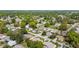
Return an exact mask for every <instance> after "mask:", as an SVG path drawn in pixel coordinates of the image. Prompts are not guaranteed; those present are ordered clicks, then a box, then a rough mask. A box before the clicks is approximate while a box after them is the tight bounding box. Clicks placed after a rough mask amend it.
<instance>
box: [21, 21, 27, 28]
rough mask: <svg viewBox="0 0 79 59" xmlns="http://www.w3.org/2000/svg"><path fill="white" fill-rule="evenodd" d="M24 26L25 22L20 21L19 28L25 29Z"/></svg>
mask: <svg viewBox="0 0 79 59" xmlns="http://www.w3.org/2000/svg"><path fill="white" fill-rule="evenodd" d="M25 25H26V22H25V20H22V21H21V23H20V27H21V28H24V27H25Z"/></svg>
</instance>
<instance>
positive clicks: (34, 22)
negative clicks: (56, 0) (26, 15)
mask: <svg viewBox="0 0 79 59" xmlns="http://www.w3.org/2000/svg"><path fill="white" fill-rule="evenodd" d="M29 25H30V27H32V28H33V29H35V28H36V25H37V21H36V20H31V21H30V23H29Z"/></svg>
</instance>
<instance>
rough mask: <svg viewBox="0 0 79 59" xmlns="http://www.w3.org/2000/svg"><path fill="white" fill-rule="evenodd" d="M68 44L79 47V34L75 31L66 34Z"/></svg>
mask: <svg viewBox="0 0 79 59" xmlns="http://www.w3.org/2000/svg"><path fill="white" fill-rule="evenodd" d="M67 35H68V38H69V40H67V42H69V43H70V44H71V45H72V46H73V47H79V34H78V33H76V32H75V31H70V32H69V33H68V34H67Z"/></svg>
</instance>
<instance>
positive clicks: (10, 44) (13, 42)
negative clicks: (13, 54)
mask: <svg viewBox="0 0 79 59" xmlns="http://www.w3.org/2000/svg"><path fill="white" fill-rule="evenodd" d="M15 44H16V41H13V40H10V41H8V45H9V46H13V45H15Z"/></svg>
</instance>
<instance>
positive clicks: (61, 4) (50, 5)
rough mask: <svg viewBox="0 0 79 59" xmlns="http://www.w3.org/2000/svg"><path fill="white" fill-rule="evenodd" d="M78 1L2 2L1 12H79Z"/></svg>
mask: <svg viewBox="0 0 79 59" xmlns="http://www.w3.org/2000/svg"><path fill="white" fill-rule="evenodd" d="M78 7H79V1H78V0H0V9H1V10H77V9H78V10H79V8H78Z"/></svg>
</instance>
